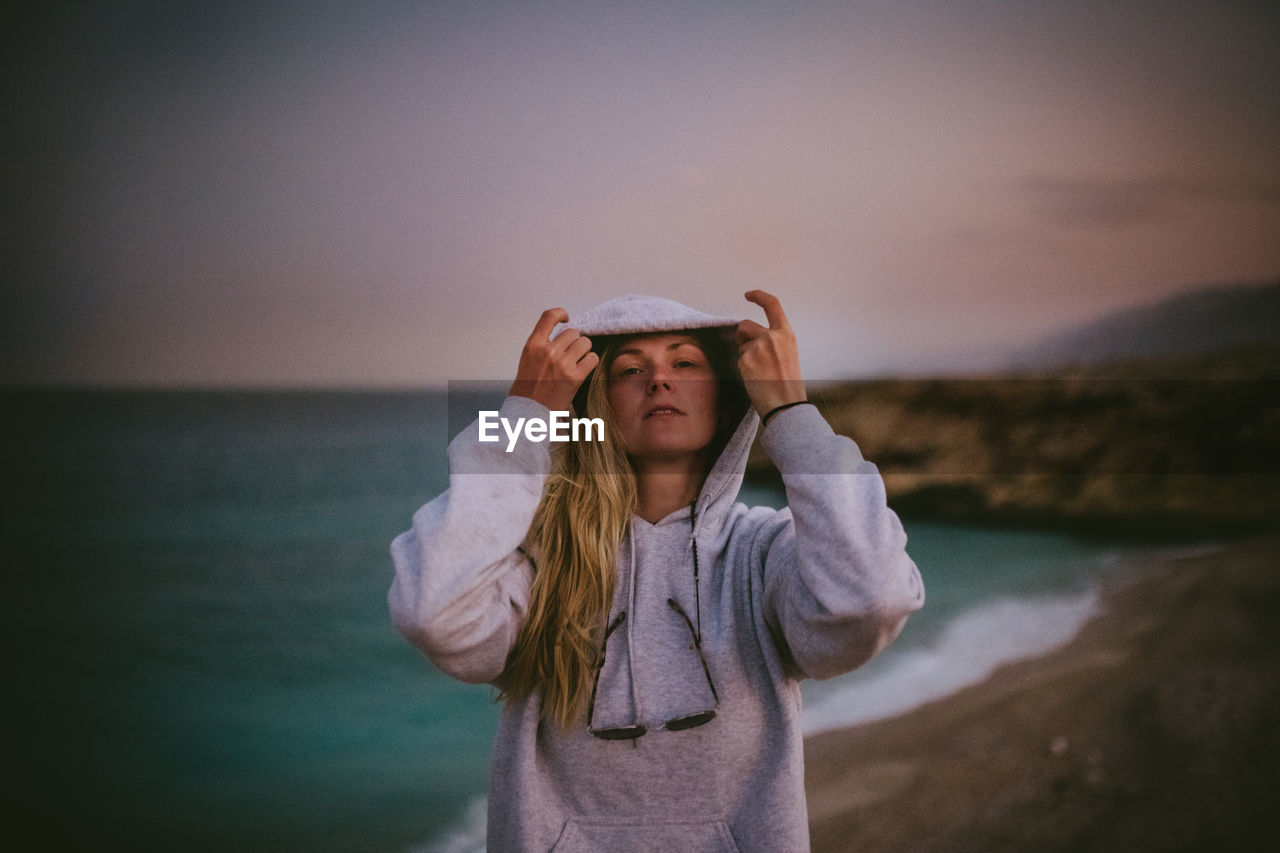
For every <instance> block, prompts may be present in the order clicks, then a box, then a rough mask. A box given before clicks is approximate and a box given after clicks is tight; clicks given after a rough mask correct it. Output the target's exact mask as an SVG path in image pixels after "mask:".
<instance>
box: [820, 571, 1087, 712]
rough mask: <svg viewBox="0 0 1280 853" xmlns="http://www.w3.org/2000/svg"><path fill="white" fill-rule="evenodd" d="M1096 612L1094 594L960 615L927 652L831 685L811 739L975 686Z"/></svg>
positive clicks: (1060, 639) (1066, 635)
mask: <svg viewBox="0 0 1280 853" xmlns="http://www.w3.org/2000/svg"><path fill="white" fill-rule="evenodd" d="M1097 612H1098V595H1097V591H1096V590H1094V589H1089V590H1088V591H1086V592H1084V593H1081V594H1076V595H1061V596H1053V597H1043V598H1032V599H997V600H995V601H992V602H990V603H987V604H983V605H981V606H979V607H976V608H974V609H972V610H969V611H966V612H964V613H962V614H961V615H960V616H959V617H957V618H956V619H955V620H954V621H952V622H951V623H950V624H949V625H948V626H947V627H946V628H945V629H944V630H943V631H942V633H941V635H940V636H939V637H938V639H937V641H936V642H935V643H933V644H931V645H930V646H928V647H925V648H920V649H914V650H911V651H907V652H904V653H903V654H902V655H900V657H899V659H898V661H897V662H896V663H895V664H894V665H893V666H891V667H889V668H888V669H886V670H885V671H883V672H877V673H875V674H873V675H860V674H859V673H857V672H855V673H852V674H850V675H848V676H844V677H843V683H841V681H840V680H837V681H835V682H829V683H828V684H827V685H824V686H825V687H826V689H825V690H823V691H822V692H821V693H820V694H819V695H818V697H817V698H816V699H814V700H812V701H811V702H810V703H809V704H808V705H807V706H806V708H805V711H804V719H803V726H804V733H805V734H806V735H810V734H815V733H817V732H821V731H828V730H830V729H837V728H844V727H846V726H853V725H857V724H859V723H866V722H870V721H872V720H879V719H884V718H886V717H893V716H896V715H898V714H901V713H904V712H906V711H909V710H911V709H912V708H917V707H919V706H920V705H923V704H925V703H926V702H931V701H933V700H935V699H941V698H942V697H944V696H947V695H949V694H951V693H954V692H956V691H957V690H960V689H961V688H963V687H968V686H969V685H971V684H977V683H978V682H980V681H982V680H983V679H985V678H987V677H988V676H989V675H991V673H992V672H994V671H995V670H996V668H998V667H999V666H1001V665H1002V664H1005V663H1009V662H1010V661H1014V660H1020V659H1022V658H1029V657H1035V656H1037V655H1042V654H1045V653H1046V652H1049V651H1052V650H1053V649H1055V648H1057V647H1059V646H1062V645H1064V644H1066V643H1067V642H1068V641H1070V640H1071V639H1072V638H1073V637H1074V636H1075V635H1076V634H1077V633H1078V632H1079V630H1080V628H1081V627H1082V626H1083V625H1084V624H1085V623H1086V622H1087V621H1088V620H1089V619H1090V618H1091V617H1093V616H1094V615H1095V614H1096V613H1097Z"/></svg>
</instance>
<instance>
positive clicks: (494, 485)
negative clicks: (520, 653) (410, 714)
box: [387, 397, 551, 684]
mask: <svg viewBox="0 0 1280 853" xmlns="http://www.w3.org/2000/svg"><path fill="white" fill-rule="evenodd" d="M499 414H500V416H501V417H504V418H506V419H507V420H508V421H510V422H511V423H515V422H516V419H517V418H529V417H537V418H541V419H544V420H545V419H546V418H547V416H548V412H547V409H546V408H545V407H543V406H542V405H540V404H538V403H535V402H534V401H533V400H529V399H527V398H524V397H508V398H507V399H506V401H505V402H504V403H503V404H502V407H501V409H500V410H499ZM498 433H499V434H501V433H502V430H501V428H499V429H498ZM550 470H551V456H550V453H549V451H548V449H547V444H546V443H545V442H544V443H534V442H530V441H524V440H521V441H519V442H517V443H516V446H515V448H514V449H513V450H512V451H511V452H507V439H506V436H505V435H502V436H501V438H500V440H499V441H497V442H493V443H482V442H480V441H479V440H478V422H473V423H472V424H471V426H469V427H468V428H467V429H465V430H463V431H462V432H461V433H459V435H458V436H457V437H456V438H454V440H453V441H452V442H450V444H449V488H448V490H447V491H446V492H445V493H444V494H442V495H440V496H439V497H437V498H436V499H435V500H433V501H431V502H430V503H428V504H427V505H426V506H424V507H422V508H421V509H419V510H418V511H417V512H416V513H414V516H413V526H412V527H411V528H410V529H409V530H408V531H406V532H404V533H402V534H400V535H399V536H397V537H396V539H395V541H393V542H392V543H391V559H392V562H393V563H394V564H395V580H394V581H393V582H392V584H391V590H390V592H389V593H388V596H387V601H388V604H389V606H390V610H391V621H392V623H393V624H394V625H395V626H396V628H397V629H398V630H399V631H400V633H402V634H403V635H404V636H405V638H406V639H408V640H409V641H410V642H411V643H413V644H414V645H415V646H417V647H418V648H419V649H421V650H422V651H423V652H424V653H425V654H426V655H427V657H428V658H430V659H431V661H432V663H434V664H435V665H436V666H438V667H439V668H440V669H441V670H443V671H444V672H446V673H448V674H449V675H451V676H453V677H455V678H458V679H461V680H462V681H467V682H472V683H477V684H480V683H485V682H491V681H494V680H496V679H497V678H498V676H500V675H501V674H502V670H503V668H504V667H505V665H506V659H507V654H508V653H509V652H510V650H511V647H512V645H513V644H514V642H515V638H516V634H517V633H518V632H519V630H520V625H521V623H522V622H523V619H524V614H525V611H526V608H527V606H528V602H529V589H530V585H531V583H532V580H533V569H532V567H531V566H530V564H529V561H528V559H526V557H525V555H524V553H523V551H522V550H521V549H520V546H521V543H522V542H523V541H524V539H525V537H526V536H527V535H528V532H529V527H530V525H531V524H532V523H533V516H534V513H535V511H536V510H537V508H538V504H539V502H540V501H541V499H542V490H543V486H544V484H545V482H546V478H547V474H548V473H549V472H550Z"/></svg>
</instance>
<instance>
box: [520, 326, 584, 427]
mask: <svg viewBox="0 0 1280 853" xmlns="http://www.w3.org/2000/svg"><path fill="white" fill-rule="evenodd" d="M567 322H569V312H567V311H565V310H564V309H563V308H548V309H547V310H546V311H543V312H542V316H541V317H539V318H538V324H537V325H536V326H534V327H533V334H531V335H529V340H527V341H525V342H524V349H522V350H521V351H520V365H519V366H518V367H517V368H516V378H515V381H514V382H512V383H511V391H510V392H509V393H510V394H511V396H513V397H528V398H529V399H530V400H533V401H535V402H538V403H541V404H542V405H544V406H546V407H547V408H548V409H550V410H551V411H553V412H565V411H568V410H569V407H570V406H571V405H572V404H573V395H574V394H576V393H577V392H578V386H580V385H581V384H582V380H584V379H586V378H587V375H588V374H589V373H591V371H592V370H594V369H595V366H596V365H597V364H599V363H600V356H598V355H596V354H595V353H593V352H592V351H591V341H590V340H588V339H587V338H585V337H583V336H582V334H581V333H580V332H579V331H578V330H577V329H564V330H562V331H561V332H560V334H558V335H556V336H555V338H554V339H552V337H551V330H552V329H554V328H555V325H556V323H567Z"/></svg>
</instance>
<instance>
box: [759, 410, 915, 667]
mask: <svg viewBox="0 0 1280 853" xmlns="http://www.w3.org/2000/svg"><path fill="white" fill-rule="evenodd" d="M761 441H762V444H763V447H764V449H765V451H766V452H767V453H768V454H769V457H770V458H771V459H772V460H773V462H774V464H775V465H777V467H778V470H779V471H780V472H781V474H782V479H783V483H784V485H785V487H786V491H787V502H788V505H789V512H788V511H787V510H784V511H782V512H781V513H779V514H778V515H777V516H776V517H775V520H774V521H773V522H771V523H769V524H766V525H765V528H764V529H763V530H762V531H761V532H762V536H763V540H764V541H763V543H762V544H763V548H764V581H765V582H764V591H765V595H764V608H765V619H766V621H767V623H768V625H769V628H770V630H771V631H772V632H774V635H775V637H777V638H778V639H779V640H780V641H781V642H783V643H784V644H785V646H786V649H785V650H786V651H787V652H788V653H789V655H790V657H791V659H792V660H793V661H794V662H795V664H796V665H797V667H798V668H799V670H800V671H801V673H802V674H803V675H806V676H809V677H812V678H830V677H832V676H835V675H839V674H840V673H843V672H847V671H849V670H851V669H854V668H856V667H858V666H861V665H862V664H863V663H865V662H866V661H868V660H869V659H870V658H871V657H872V656H874V655H875V654H876V653H877V652H879V651H880V650H881V649H882V648H884V647H885V646H886V645H888V644H889V642H890V641H892V640H893V638H894V637H896V636H897V635H898V632H899V631H901V630H902V626H903V624H904V623H905V622H906V620H907V616H908V615H909V614H910V613H912V612H914V611H916V610H918V609H919V608H920V607H921V606H922V605H923V604H924V584H923V582H922V581H921V579H920V573H919V571H917V569H916V566H915V563H914V562H912V560H911V558H910V557H908V556H907V552H906V542H907V536H906V533H905V532H904V531H903V529H902V524H901V522H900V521H899V520H898V516H897V515H896V514H895V513H894V512H893V511H892V510H891V509H889V507H888V505H887V504H886V502H885V491H884V481H883V480H882V479H881V477H880V473H879V471H878V470H877V469H876V467H875V466H874V465H872V464H871V463H870V462H867V461H866V460H865V459H863V458H862V454H861V452H860V451H859V450H858V446H857V445H856V444H855V443H854V442H853V440H852V439H849V438H846V437H844V436H841V435H837V434H836V433H835V432H833V431H832V429H831V427H830V425H828V424H827V422H826V420H825V419H824V418H823V417H822V415H821V413H820V412H819V411H818V409H817V408H816V407H814V406H796V407H795V408H792V409H787V410H785V411H782V412H779V413H778V414H777V415H775V416H774V417H773V418H772V419H771V420H770V422H769V425H768V427H767V428H766V429H765V432H764V435H763V436H762V439H761Z"/></svg>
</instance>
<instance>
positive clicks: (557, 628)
mask: <svg viewBox="0 0 1280 853" xmlns="http://www.w3.org/2000/svg"><path fill="white" fill-rule="evenodd" d="M612 349H613V347H611V346H609V347H606V348H605V351H604V352H603V353H601V359H600V366H599V367H598V368H597V369H596V370H595V371H594V372H593V373H592V375H591V377H590V378H589V379H588V380H587V385H586V388H585V394H584V395H580V397H583V398H585V399H584V400H583V403H584V405H583V406H582V408H584V409H585V414H586V416H587V417H599V418H603V419H604V422H605V430H604V438H605V440H604V441H582V442H578V441H574V442H569V443H567V444H566V445H564V452H563V453H562V454H561V456H560V458H559V459H558V461H557V464H556V469H555V470H554V471H553V472H552V474H551V476H550V477H549V478H548V480H547V485H546V489H545V491H544V492H543V496H542V502H541V503H540V504H539V505H538V511H537V513H536V514H535V515H534V519H533V526H532V528H531V529H532V531H533V541H532V542H531V543H530V544H531V546H532V552H533V559H534V562H535V564H536V568H535V571H534V577H533V588H532V590H531V592H530V595H529V612H528V614H527V615H526V617H525V621H524V624H523V625H522V626H521V628H520V633H519V634H518V635H517V637H516V642H515V646H514V648H513V649H512V651H511V655H510V657H509V658H508V659H507V666H506V669H505V670H504V672H503V676H502V681H501V684H500V687H501V691H502V693H501V695H502V698H503V699H505V700H506V701H507V702H508V703H510V702H514V701H518V700H521V699H524V698H526V697H528V696H529V695H530V694H531V693H532V692H533V691H534V689H535V688H537V687H538V686H541V687H542V688H543V694H542V716H543V718H544V719H551V720H553V721H555V722H556V723H558V724H559V725H561V726H562V727H564V728H568V727H569V726H571V725H572V724H573V723H574V722H575V721H576V720H578V719H580V718H582V717H583V716H584V715H585V714H586V706H587V703H588V702H589V701H590V694H591V683H592V679H593V676H594V674H595V666H596V660H597V656H598V655H599V648H598V647H599V643H600V639H601V637H602V635H603V623H604V620H605V618H607V616H608V613H609V607H610V605H611V604H612V602H613V585H614V579H615V577H616V574H617V559H618V548H619V546H620V545H621V544H622V540H623V538H624V537H625V536H626V533H627V527H628V525H629V524H630V521H631V514H632V513H633V512H634V511H635V505H636V479H635V474H634V472H633V471H632V469H631V465H630V463H629V462H628V461H627V456H626V453H625V451H624V449H623V448H622V447H621V446H620V445H619V443H618V442H617V440H616V439H615V438H614V436H615V435H616V434H617V431H616V430H615V429H614V422H613V412H612V410H611V409H610V408H609V401H608V386H609V382H608V370H607V366H608V364H609V362H610V355H611V352H610V351H611V350H612Z"/></svg>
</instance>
